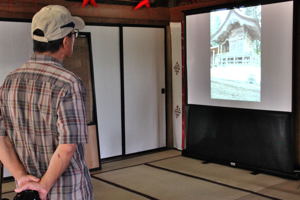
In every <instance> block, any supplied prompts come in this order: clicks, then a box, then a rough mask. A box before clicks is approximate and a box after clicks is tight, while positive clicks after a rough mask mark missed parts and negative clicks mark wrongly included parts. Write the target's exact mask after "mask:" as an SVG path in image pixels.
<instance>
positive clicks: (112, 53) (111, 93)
mask: <svg viewBox="0 0 300 200" xmlns="http://www.w3.org/2000/svg"><path fill="white" fill-rule="evenodd" d="M84 31H86V32H90V33H91V42H92V54H93V66H94V79H95V92H96V104H97V116H98V134H99V142H100V144H99V145H100V154H101V159H103V158H107V157H112V156H118V155H121V154H122V142H121V141H122V136H121V135H122V134H121V133H122V131H121V97H120V94H121V92H120V84H121V83H120V54H119V52H120V49H119V48H120V40H119V28H118V27H109V26H87V27H86V28H85V30H84Z"/></svg>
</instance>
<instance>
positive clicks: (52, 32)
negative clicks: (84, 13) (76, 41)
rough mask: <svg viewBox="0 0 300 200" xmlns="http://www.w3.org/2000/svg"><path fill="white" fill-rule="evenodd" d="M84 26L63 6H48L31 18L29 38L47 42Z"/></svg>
mask: <svg viewBox="0 0 300 200" xmlns="http://www.w3.org/2000/svg"><path fill="white" fill-rule="evenodd" d="M84 26H85V24H84V21H83V20H82V19H81V18H80V17H75V16H72V15H71V13H70V11H69V10H68V9H67V8H65V7H64V6H60V5H49V6H45V7H43V8H42V9H41V10H39V11H38V12H37V13H36V14H35V15H34V16H33V18H32V24H31V36H32V39H34V40H36V41H39V42H49V41H53V40H58V39H61V38H64V37H65V36H66V35H68V34H69V33H70V32H71V31H73V30H74V29H77V30H81V29H83V28H84ZM37 30H38V31H37Z"/></svg>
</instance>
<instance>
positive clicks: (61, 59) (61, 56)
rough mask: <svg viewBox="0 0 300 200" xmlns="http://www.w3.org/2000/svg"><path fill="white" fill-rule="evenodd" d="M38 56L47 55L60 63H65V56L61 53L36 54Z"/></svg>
mask: <svg viewBox="0 0 300 200" xmlns="http://www.w3.org/2000/svg"><path fill="white" fill-rule="evenodd" d="M34 53H35V54H37V55H45V56H50V57H53V58H55V59H57V60H59V61H60V62H63V61H64V58H65V56H64V55H63V54H61V53H60V52H59V51H58V52H55V53H51V52H42V53H41V52H34Z"/></svg>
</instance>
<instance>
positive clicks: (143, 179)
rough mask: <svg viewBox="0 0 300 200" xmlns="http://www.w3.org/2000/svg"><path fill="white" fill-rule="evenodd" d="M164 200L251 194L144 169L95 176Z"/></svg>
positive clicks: (222, 198) (202, 199) (224, 199)
mask: <svg viewBox="0 0 300 200" xmlns="http://www.w3.org/2000/svg"><path fill="white" fill-rule="evenodd" d="M95 176H96V177H99V178H101V179H104V180H107V181H110V182H112V183H118V184H120V185H122V186H124V187H127V188H130V189H132V190H135V191H139V192H141V193H143V194H146V195H148V196H151V197H153V198H156V199H161V200H164V199H165V200H183V199H188V200H193V199H194V200H234V199H237V198H240V197H242V196H246V195H248V193H246V192H243V191H239V190H235V189H231V188H227V187H223V186H220V185H216V184H212V183H209V182H205V181H199V180H196V179H193V178H189V177H186V176H182V175H178V174H174V173H170V172H166V171H163V170H159V169H155V168H153V167H149V166H145V165H141V166H135V167H130V168H125V169H120V170H116V171H111V172H107V173H101V174H97V175H95Z"/></svg>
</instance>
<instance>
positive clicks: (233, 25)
mask: <svg viewBox="0 0 300 200" xmlns="http://www.w3.org/2000/svg"><path fill="white" fill-rule="evenodd" d="M210 52H211V54H210V55H211V61H210V78H211V83H210V84H211V87H210V88H211V98H212V99H224V100H238V101H254V102H260V99H261V7H260V6H254V7H247V8H239V9H233V10H224V11H217V12H212V13H211V15H210Z"/></svg>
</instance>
